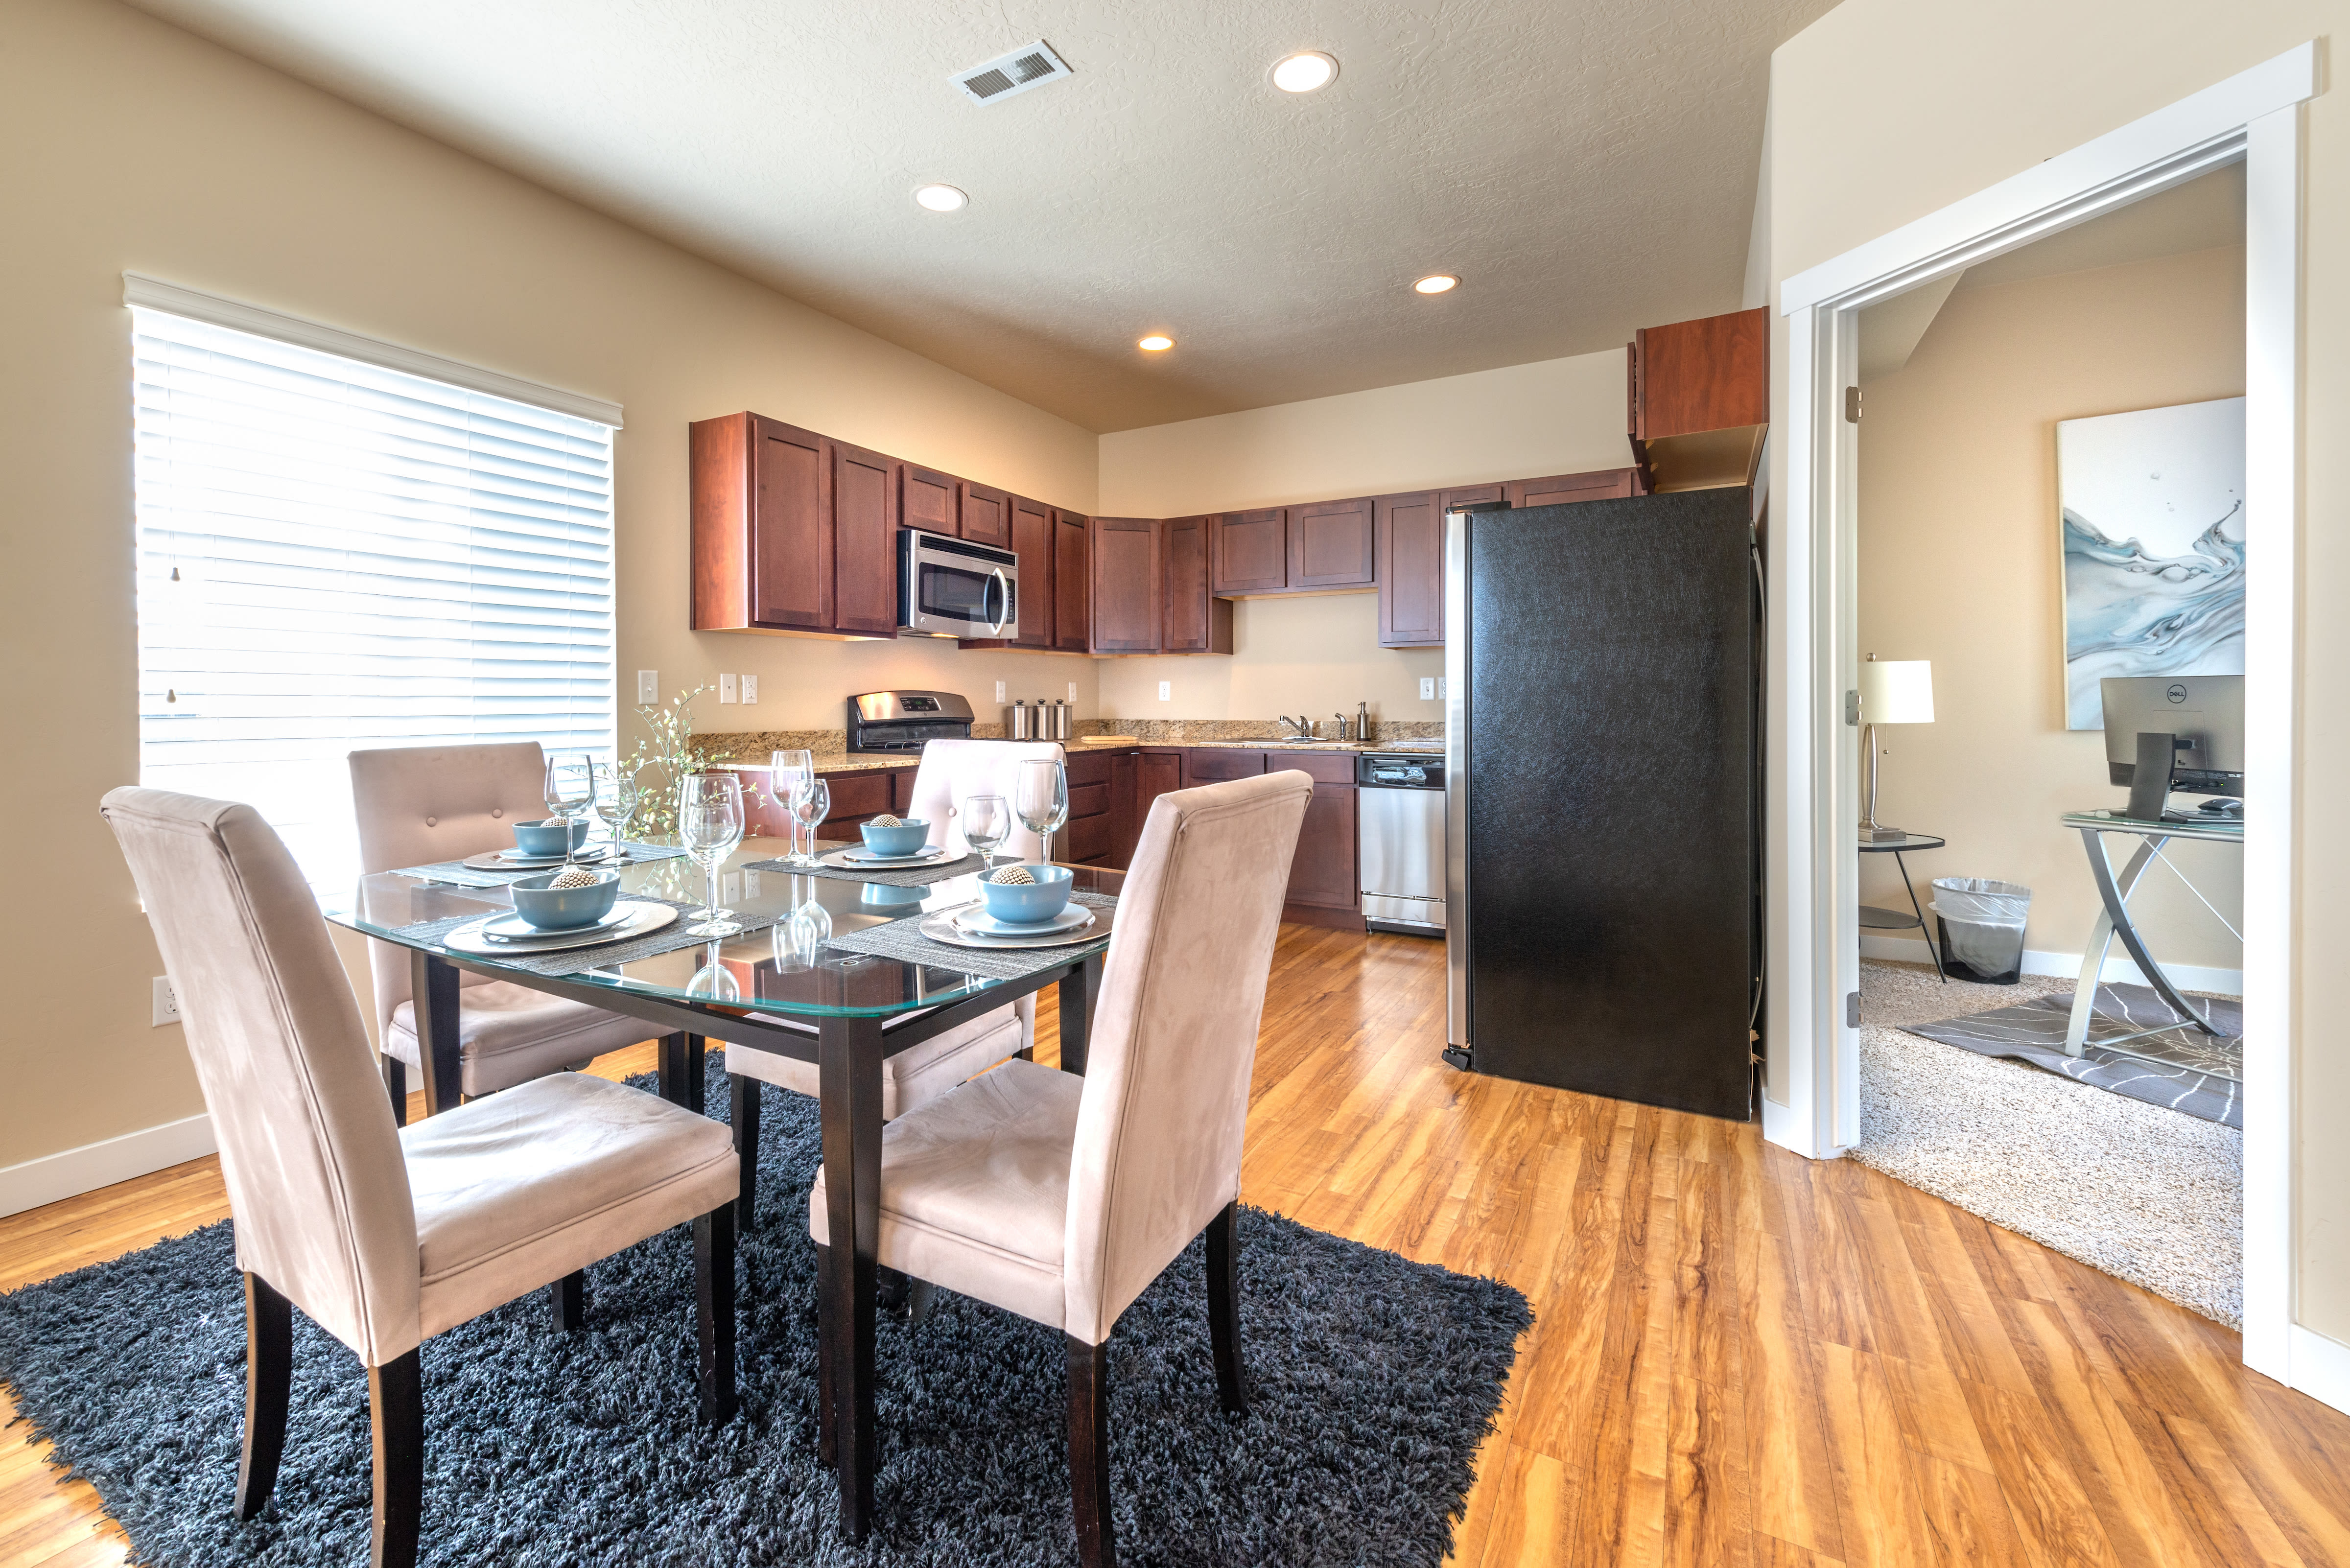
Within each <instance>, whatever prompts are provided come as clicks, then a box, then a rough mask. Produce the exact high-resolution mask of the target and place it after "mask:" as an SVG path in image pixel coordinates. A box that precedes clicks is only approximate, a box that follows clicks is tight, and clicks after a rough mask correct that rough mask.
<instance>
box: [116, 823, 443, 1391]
mask: <svg viewBox="0 0 2350 1568" xmlns="http://www.w3.org/2000/svg"><path fill="white" fill-rule="evenodd" d="M99 809H100V813H101V815H104V817H105V818H106V822H107V826H109V827H111V828H112V829H113V830H114V836H115V838H116V840H117V841H118V842H119V843H120V845H121V846H122V854H123V857H124V858H125V859H126V860H128V861H129V862H130V875H131V877H132V878H133V879H134V880H135V881H136V882H137V883H138V886H139V896H140V898H141V899H143V900H144V901H145V903H146V907H147V918H148V919H149V921H150V923H151V924H152V925H153V927H154V929H155V941H156V945H157V946H158V947H160V948H161V950H162V954H163V965H164V968H165V969H166V970H167V971H169V973H170V974H171V977H172V988H173V990H174V991H176V992H178V994H179V998H180V1009H181V1012H182V1018H183V1020H184V1023H185V1028H186V1031H187V1040H188V1054H190V1056H192V1058H193V1059H194V1062H195V1067H196V1078H197V1082H198V1083H199V1084H200V1085H202V1087H203V1095H204V1106H205V1108H206V1110H207V1111H209V1112H210V1113H211V1116H212V1123H213V1134H214V1136H215V1137H217V1138H218V1139H219V1143H220V1159H221V1176H222V1179H223V1180H224V1182H225V1184H226V1185H227V1188H228V1200H229V1210H230V1212H231V1213H232V1214H233V1215H234V1218H235V1221H236V1251H237V1264H238V1267H240V1268H242V1269H244V1270H246V1271H248V1272H253V1273H256V1274H259V1275H261V1276H263V1277H264V1278H265V1279H266V1280H267V1281H268V1282H269V1283H270V1284H271V1285H272V1286H274V1287H276V1290H277V1291H278V1292H279V1293H281V1294H283V1295H285V1296H286V1297H288V1298H289V1299H291V1300H292V1301H293V1303H294V1304H295V1305H296V1306H298V1307H300V1308H301V1309H302V1311H303V1312H304V1313H306V1314H308V1315H309V1316H310V1317H311V1318H313V1319H314V1320H316V1321H317V1323H318V1324H320V1326H322V1327H324V1328H325V1329H326V1330H327V1331H328V1333H330V1334H333V1335H334V1336H335V1337H336V1338H337V1339H339V1340H341V1341H342V1342H343V1343H344V1344H345V1345H348V1346H350V1347H351V1349H352V1350H354V1351H355V1352H357V1353H358V1355H359V1359H360V1360H361V1361H363V1362H364V1363H366V1364H367V1365H368V1366H381V1365H382V1364H384V1363H385V1362H387V1361H390V1360H391V1359H393V1358H394V1357H397V1356H400V1355H406V1354H407V1353H408V1352H409V1351H411V1350H412V1349H414V1348H415V1347H416V1345H417V1344H418V1343H419V1341H420V1340H421V1323H420V1319H419V1314H418V1295H419V1289H420V1273H419V1271H420V1263H419V1257H418V1250H417V1230H416V1213H415V1208H414V1205H413V1202H412V1199H411V1195H410V1190H409V1183H408V1176H407V1168H406V1164H405V1161H404V1160H403V1158H402V1156H401V1154H400V1135H399V1132H398V1131H397V1129H396V1128H395V1127H393V1125H392V1119H391V1107H390V1105H388V1104H387V1103H386V1102H385V1099H384V1094H383V1080H382V1078H381V1077H380V1076H378V1075H377V1072H376V1066H375V1056H374V1053H373V1052H371V1051H370V1050H369V1048H368V1043H367V1033H366V1031H365V1030H364V1028H363V1027H362V1026H361V1024H360V1022H359V1006H358V1003H357V1002H356V1001H355V1000H354V999H353V997H352V995H351V989H350V985H349V982H348V981H347V980H346V979H345V977H344V973H343V966H342V964H341V962H340V961H338V959H337V958H336V956H335V950H334V948H333V945H332V944H331V943H330V942H329V941H328V938H327V923H326V921H325V919H323V918H322V917H321V916H320V915H319V912H318V905H317V900H316V899H315V898H312V897H311V894H310V888H309V885H308V884H307V883H306V882H305V881H304V880H303V877H302V873H301V871H300V870H299V869H298V868H297V867H296V866H295V864H294V857H292V856H291V855H288V854H287V853H286V846H285V845H284V844H282V843H280V842H279V841H278V837H277V835H276V833H274V832H272V831H271V829H270V827H269V825H268V824H267V823H265V822H264V821H262V820H261V818H260V816H259V815H257V814H256V813H255V811H254V810H253V808H252V807H251V806H248V805H237V804H234V803H232V802H227V801H217V800H204V799H201V798H199V797H197V796H194V795H185V794H172V793H170V792H168V791H164V790H151V789H118V790H113V791H110V792H109V793H108V794H107V796H106V798H105V799H104V801H103V802H101V803H100V807H99Z"/></svg>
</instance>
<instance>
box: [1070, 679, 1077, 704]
mask: <svg viewBox="0 0 2350 1568" xmlns="http://www.w3.org/2000/svg"><path fill="white" fill-rule="evenodd" d="M1076 700H1077V683H1076V681H1074V680H1072V681H1070V682H1069V701H1072V702H1074V701H1076Z"/></svg>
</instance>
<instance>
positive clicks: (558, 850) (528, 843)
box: [514, 816, 587, 855]
mask: <svg viewBox="0 0 2350 1568" xmlns="http://www.w3.org/2000/svg"><path fill="white" fill-rule="evenodd" d="M514 835H515V848H516V849H519V850H521V851H522V852H523V853H524V854H525V855H560V854H562V853H563V823H562V820H561V819H560V818H557V817H549V818H547V819H546V821H545V822H517V823H515V830H514ZM586 843H587V818H586V817H584V816H583V817H580V818H578V819H577V820H576V821H574V822H573V823H572V825H571V847H572V848H574V849H577V848H578V847H579V846H581V845H584V844H586Z"/></svg>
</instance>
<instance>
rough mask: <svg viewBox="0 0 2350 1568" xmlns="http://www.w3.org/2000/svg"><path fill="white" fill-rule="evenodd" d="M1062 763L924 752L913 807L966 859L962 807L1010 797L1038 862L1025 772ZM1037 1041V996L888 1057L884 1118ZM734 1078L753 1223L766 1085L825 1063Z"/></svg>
mask: <svg viewBox="0 0 2350 1568" xmlns="http://www.w3.org/2000/svg"><path fill="white" fill-rule="evenodd" d="M1061 760H1062V753H1061V746H1060V742H1057V741H932V742H930V743H929V744H928V745H926V746H924V747H923V748H922V761H921V763H920V766H918V767H917V768H916V769H915V770H914V792H913V801H912V804H911V805H910V806H909V807H908V808H907V809H908V811H909V812H910V814H911V815H913V816H914V818H915V819H916V820H918V821H922V822H928V823H931V824H932V825H933V826H934V828H935V830H936V831H935V832H934V834H933V840H934V842H936V843H939V844H941V845H942V846H945V847H946V848H947V849H948V850H949V851H951V852H952V853H954V854H956V855H964V854H968V853H970V850H971V846H970V845H969V844H968V843H966V842H965V841H964V839H963V836H962V829H961V826H960V823H961V818H960V815H959V814H960V810H961V806H962V802H964V801H966V800H968V799H970V798H971V797H972V795H975V794H999V795H1002V796H1003V809H1004V812H1005V815H1006V816H1007V818H1008V820H1009V821H1010V824H1011V827H1012V833H1011V836H1009V837H1008V838H1006V839H1005V840H1004V841H1003V847H1002V848H1001V849H1000V850H999V851H998V854H999V855H1001V856H1002V857H1003V858H1005V859H1007V860H1035V859H1038V858H1040V857H1042V856H1043V855H1044V853H1045V846H1044V843H1043V841H1042V840H1041V839H1039V838H1038V837H1037V836H1036V835H1035V834H1034V833H1031V832H1030V831H1029V830H1028V828H1027V827H1026V826H1025V825H1024V824H1023V823H1022V822H1021V821H1020V818H1019V815H1018V814H1017V813H1016V812H1015V811H1014V809H1013V807H1014V805H1015V803H1016V799H1017V796H1016V793H1015V792H1016V790H1017V787H1018V784H1019V777H1020V764H1021V763H1025V762H1036V761H1043V762H1053V763H1057V762H1059V761H1061ZM411 864H413V863H412V862H411ZM1035 1039H1036V998H1035V995H1034V994H1033V993H1032V994H1030V995H1027V996H1024V997H1022V998H1020V999H1019V1000H1018V1001H1017V1002H1006V1003H1005V1004H1004V1005H1003V1006H1002V1007H1000V1008H997V1009H996V1010H995V1011H994V1012H989V1013H983V1014H982V1015H981V1016H980V1017H977V1018H974V1019H972V1021H971V1022H970V1023H963V1024H959V1025H957V1026H956V1027H954V1028H952V1029H950V1030H948V1031H947V1032H946V1033H943V1034H941V1035H938V1036H937V1037H936V1038H934V1039H930V1040H925V1041H923V1042H922V1043H921V1044H920V1045H917V1046H914V1047H913V1048H912V1049H910V1050H908V1051H904V1052H901V1053H899V1054H897V1055H895V1056H891V1057H889V1058H888V1059H887V1060H885V1061H884V1062H883V1063H882V1064H881V1117H882V1119H883V1120H884V1121H894V1120H896V1119H897V1118H898V1117H899V1116H903V1115H904V1114H905V1113H906V1112H908V1111H910V1110H912V1109H913V1108H914V1107H915V1106H920V1105H923V1104H925V1103H927V1102H929V1101H931V1100H935V1099H937V1098H938V1097H939V1096H941V1095H943V1094H945V1093H946V1092H947V1091H948V1090H949V1089H951V1088H953V1087H954V1086H955V1085H958V1084H961V1083H963V1082H964V1081H966V1080H968V1079H971V1078H973V1077H976V1076H978V1075H980V1074H982V1073H984V1072H986V1071H987V1070H988V1069H989V1068H990V1067H993V1066H994V1065H995V1064H997V1063H998V1062H1001V1061H1003V1060H1005V1059H1006V1058H1008V1057H1012V1056H1018V1055H1023V1054H1026V1053H1027V1052H1028V1051H1029V1050H1030V1049H1031V1048H1032V1047H1033V1046H1034V1044H1035ZM726 1072H727V1075H728V1077H729V1078H730V1079H731V1080H732V1083H733V1090H732V1092H731V1094H732V1097H731V1102H730V1104H731V1112H732V1115H733V1121H734V1129H735V1135H734V1149H735V1152H736V1153H737V1154H739V1155H741V1156H742V1157H743V1204H742V1207H741V1208H740V1209H738V1210H736V1211H735V1217H736V1219H737V1220H738V1221H739V1222H740V1223H742V1224H743V1225H748V1224H750V1222H751V1207H752V1200H753V1199H754V1198H755V1197H756V1196H757V1188H758V1184H759V1165H758V1160H759V1085H761V1084H763V1083H767V1084H774V1085H778V1086H779V1087H782V1088H785V1089H790V1090H792V1091H794V1092H795V1093H797V1094H802V1095H806V1096H808V1097H810V1098H811V1099H813V1098H815V1097H816V1083H817V1078H816V1064H815V1063H813V1062H798V1061H795V1060H793V1059H792V1058H791V1057H788V1056H778V1055H775V1054H773V1053H771V1052H766V1051H753V1050H748V1049H744V1050H735V1049H733V1047H731V1046H730V1047H729V1048H728V1050H727V1052H726Z"/></svg>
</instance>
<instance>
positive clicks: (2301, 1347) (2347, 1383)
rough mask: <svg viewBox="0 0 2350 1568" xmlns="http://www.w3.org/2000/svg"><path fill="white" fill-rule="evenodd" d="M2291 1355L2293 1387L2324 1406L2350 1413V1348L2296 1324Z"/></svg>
mask: <svg viewBox="0 0 2350 1568" xmlns="http://www.w3.org/2000/svg"><path fill="white" fill-rule="evenodd" d="M2291 1354H2292V1356H2293V1377H2292V1383H2293V1386H2294V1387H2295V1388H2298V1389H2300V1390H2301V1391H2302V1392H2303V1393H2304V1394H2306V1395H2308V1396H2309V1397H2311V1398H2313V1399H2315V1400H2318V1401H2319V1402H2321V1403H2323V1404H2327V1405H2331V1406H2333V1407H2334V1408H2335V1409H2337V1410H2341V1411H2345V1412H2350V1345H2345V1344H2343V1343H2342V1342H2341V1341H2340V1340H2338V1339H2329V1338H2327V1337H2326V1336H2325V1335H2324V1334H2320V1333H2318V1332H2317V1331H2316V1330H2315V1329H2314V1328H2303V1327H2302V1326H2301V1324H2293V1337H2292V1351H2291Z"/></svg>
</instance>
